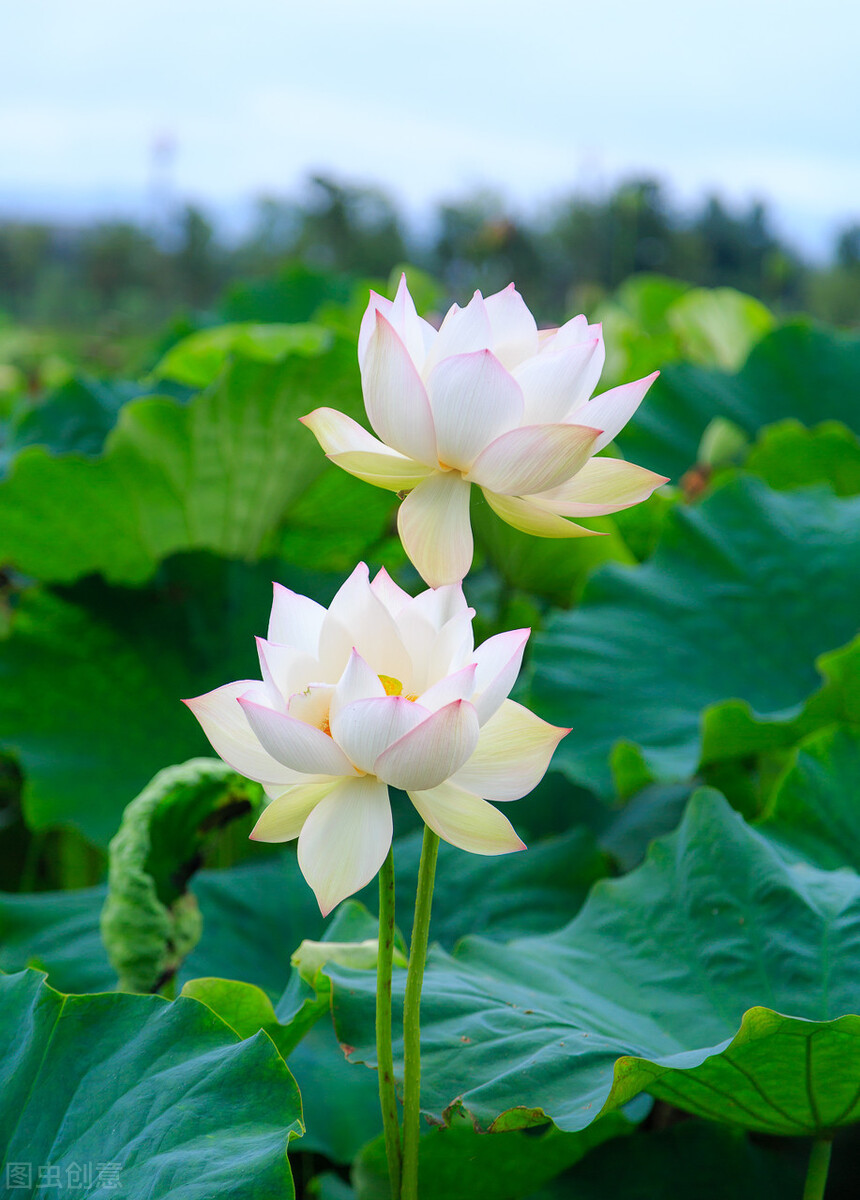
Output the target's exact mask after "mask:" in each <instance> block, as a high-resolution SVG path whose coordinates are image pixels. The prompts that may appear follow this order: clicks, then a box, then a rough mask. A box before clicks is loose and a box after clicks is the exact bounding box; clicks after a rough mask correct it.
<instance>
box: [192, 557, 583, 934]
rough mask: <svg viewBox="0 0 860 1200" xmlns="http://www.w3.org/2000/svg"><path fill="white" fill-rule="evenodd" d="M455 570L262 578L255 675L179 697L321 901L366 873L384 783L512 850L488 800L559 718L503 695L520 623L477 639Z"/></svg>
mask: <svg viewBox="0 0 860 1200" xmlns="http://www.w3.org/2000/svg"><path fill="white" fill-rule="evenodd" d="M473 616H474V612H473V610H472V609H470V608H469V607H468V606H467V604H466V600H465V597H464V595H463V591H462V588H461V587H460V585H459V584H453V585H449V586H446V587H442V588H438V589H436V590H435V591H434V590H433V589H428V590H427V591H425V592H422V593H421V594H420V595H418V596H416V597H415V598H413V597H411V596H409V594H408V593H407V592H404V591H403V590H402V589H401V588H399V587H398V586H397V585H396V584H395V583H394V582H393V581H392V580H391V579H390V577H389V576H388V575H387V573H386V572H385V571H384V570H383V571H380V572H379V574H378V575H377V576H376V578H375V579H374V580H373V582H372V583H371V582H370V578H369V573H368V570H367V567H366V566H365V565H364V564H363V563H362V564H360V565H359V566H358V567H357V568H356V569H355V571H354V572H353V573H352V575H351V576H350V577H349V579H348V580H347V581H346V583H344V585H343V586H342V587H341V589H340V590H339V592H338V593H337V595H336V596H335V598H334V600H333V601H332V603H331V605H330V607H329V608H328V609H327V610H326V609H325V608H323V607H322V606H321V605H319V604H317V603H315V602H314V601H313V600H309V599H307V598H306V597H304V596H300V595H297V594H296V593H294V592H291V591H289V590H288V589H287V588H284V587H281V586H280V585H278V584H276V585H275V596H274V603H273V606H272V614H271V619H270V622H269V630H268V638H267V639H265V640H264V639H258V649H259V657H260V668H261V674H262V680H242V681H240V682H238V683H228V684H226V685H225V686H223V687H220V688H217V689H216V690H215V691H213V692H209V693H207V694H206V695H203V696H198V697H196V699H193V700H187V701H186V703H187V704H188V706H189V708H190V709H191V710H192V712H193V713H194V715H195V716H196V717H197V719H198V721H199V722H200V724H201V725H202V727H203V730H204V732H205V733H206V736H207V737H208V738H209V741H210V742H211V743H212V746H213V747H214V749H215V751H216V753H217V754H218V755H220V757H221V758H222V759H223V760H224V761H225V762H227V763H228V764H229V765H230V766H232V767H233V768H235V769H236V770H237V771H239V772H241V773H242V774H243V775H246V776H248V777H249V778H251V779H256V780H258V781H259V782H260V783H262V784H263V785H264V787H265V790H266V792H267V794H268V795H269V797H270V798H271V803H270V804H269V806H268V807H267V808H266V809H265V810H264V812H263V814H262V816H261V817H260V819H259V821H258V822H257V825H256V827H255V829H254V831H253V833H252V834H251V836H252V837H253V838H256V839H258V840H260V841H268V842H285V841H289V840H291V839H292V838H296V837H297V838H298V839H299V844H298V859H299V865H300V867H301V869H302V872H303V874H304V876H305V878H306V879H307V881H308V883H309V884H310V886H311V887H312V888H313V890H314V893H315V895H316V897H317V900H318V901H319V905H320V908H321V910H322V912H323V913H324V914H325V913H328V912H329V911H330V910H331V909H332V908H333V907H334V906H335V905H336V904H338V903H339V902H340V901H341V900H342V899H344V898H345V897H346V896H349V895H351V894H352V893H353V892H356V891H358V890H359V889H360V888H362V887H364V885H365V884H367V883H368V882H369V881H370V880H371V879H372V878H373V877H374V876H375V875H376V873H377V872H378V871H379V869H380V867H381V866H382V863H383V861H384V859H385V857H386V855H387V853H388V849H389V846H390V844H391V839H392V817H391V807H390V803H389V796H388V788H389V786H392V787H396V788H401V789H402V790H404V791H405V792H407V793H408V794H409V797H410V799H411V801H412V803H413V805H414V806H415V808H416V809H417V811H418V812H419V813H420V815H421V817H422V818H423V820H424V821H425V822H426V824H427V825H428V826H429V827H430V828H431V829H433V830H434V831H435V832H436V833H437V834H439V836H440V837H442V838H444V839H445V840H446V841H448V842H451V843H452V844H453V845H455V846H459V847H460V848H461V849H463V850H470V851H472V852H473V853H476V854H505V853H508V852H510V851H513V850H521V849H524V844H523V842H522V841H521V840H520V838H519V837H518V836H517V834H516V832H515V831H514V829H513V827H512V826H511V824H510V822H509V821H508V819H507V817H505V816H504V815H503V814H502V812H500V811H499V809H498V808H496V807H494V805H493V804H490V803H488V801H490V800H492V801H506V800H517V799H519V798H521V797H522V796H525V795H526V794H527V793H528V792H530V791H531V790H532V789H533V788H534V787H535V785H536V784H537V783H538V782H539V780H540V779H541V778H542V776H543V775H544V772H545V771H546V769H547V767H548V765H549V761H550V758H551V757H552V753H553V751H554V750H555V747H556V745H557V744H558V742H559V740H560V739H561V738H562V737H563V736H564V734H565V733H567V732H568V731H567V730H566V729H560V728H557V727H556V726H553V725H549V724H547V723H546V722H545V721H542V720H540V718H538V717H536V716H535V715H534V714H533V713H531V712H530V711H529V710H528V709H526V708H524V707H522V705H520V704H516V703H514V702H513V701H511V700H509V699H508V698H507V697H508V693H509V692H510V690H511V688H512V686H513V684H514V681H515V679H516V677H517V673H518V671H519V667H520V662H521V660H522V655H523V650H524V648H525V644H526V641H527V639H528V635H529V631H528V630H527V629H520V630H515V631H513V632H511V633H501V634H498V635H496V636H495V637H492V638H489V639H488V640H487V641H486V642H484V643H483V645H481V646H479V647H478V648H477V649H474V642H473V637H472V617H473Z"/></svg>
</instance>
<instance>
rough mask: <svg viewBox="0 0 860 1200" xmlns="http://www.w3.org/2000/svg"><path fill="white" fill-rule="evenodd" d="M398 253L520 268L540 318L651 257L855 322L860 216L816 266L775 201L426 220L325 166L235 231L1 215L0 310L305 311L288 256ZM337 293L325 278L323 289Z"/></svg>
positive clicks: (147, 319) (485, 275)
mask: <svg viewBox="0 0 860 1200" xmlns="http://www.w3.org/2000/svg"><path fill="white" fill-rule="evenodd" d="M403 261H409V262H412V263H414V264H415V265H417V266H420V267H423V268H425V269H426V270H428V271H429V272H431V273H432V274H433V275H434V276H436V277H437V278H438V279H440V280H441V281H442V282H443V284H444V285H445V287H446V288H447V290H448V291H449V292H450V294H451V296H452V297H456V298H457V299H459V300H461V301H462V300H464V299H465V298H466V297H467V296H468V294H469V293H470V292H471V290H473V289H474V288H475V287H480V288H481V289H482V290H483V291H485V292H487V291H493V290H496V289H498V288H500V287H503V286H504V285H505V284H507V283H508V282H510V280H512V279H513V280H516V282H517V286H518V287H519V289H520V290H521V291H522V292H523V294H524V295H525V296H526V297H527V299H528V302H529V305H530V306H531V308H532V309H533V310H534V311H535V312H536V313H537V315H538V316H539V318H542V319H543V320H545V321H552V320H556V321H557V320H559V319H560V318H562V317H563V316H565V315H567V314H569V313H570V312H571V311H572V310H577V311H578V310H580V309H586V310H587V309H588V308H589V307H591V306H593V304H594V303H595V302H596V301H597V300H598V299H599V298H600V297H601V296H602V295H603V294H605V293H606V292H608V291H610V290H612V289H613V288H615V287H616V286H617V285H618V284H619V283H621V282H622V281H623V280H624V279H626V278H627V277H628V276H630V275H632V274H635V273H636V272H642V271H649V272H659V273H661V274H663V275H669V276H673V277H677V278H679V279H683V280H686V281H688V282H690V283H693V284H697V285H702V286H707V287H717V286H731V287H735V288H738V289H740V290H742V291H744V292H748V293H750V294H751V295H754V296H757V297H759V298H760V299H762V300H763V301H765V302H766V303H767V304H768V305H770V306H771V307H773V308H774V309H775V310H776V311H778V312H780V313H789V312H792V311H796V310H805V311H809V312H812V313H813V314H815V315H817V316H820V317H821V318H823V319H825V320H828V321H831V322H834V323H836V324H842V325H856V324H860V224H858V225H854V226H853V227H850V228H847V229H845V230H844V231H843V232H842V233H841V235H840V236H839V237H838V239H837V240H836V243H835V245H834V247H833V252H832V256H831V261H830V262H829V263H827V264H825V265H817V266H813V265H810V264H809V263H806V262H804V261H803V259H802V257H801V256H800V255H799V254H798V253H797V252H796V251H795V250H794V249H793V248H792V247H790V246H789V245H787V244H786V243H785V242H783V241H781V240H780V239H779V238H778V237H777V236H776V234H775V233H774V231H773V228H772V225H771V220H770V217H769V214H768V212H767V210H766V208H765V206H764V205H762V204H752V205H750V206H749V207H748V208H746V209H744V210H740V209H732V208H730V207H728V206H727V205H726V204H725V203H723V202H722V201H721V200H720V199H718V198H717V197H715V196H711V197H708V198H707V199H705V200H704V201H703V202H702V203H701V205H700V206H699V207H698V209H697V210H696V211H694V212H692V213H689V214H683V213H680V212H678V211H676V210H675V209H674V208H673V207H672V206H671V205H670V203H669V202H668V200H667V197H666V194H665V191H664V189H663V188H662V187H661V185H660V184H659V183H658V182H655V181H653V180H634V181H631V182H627V183H624V184H621V185H620V186H618V187H617V188H616V189H615V190H614V191H613V192H612V193H611V194H610V195H608V196H607V197H605V198H602V199H597V198H588V197H583V196H570V197H569V198H567V199H565V200H563V201H559V202H557V203H555V204H554V205H552V206H551V207H547V208H546V209H545V210H544V211H543V212H542V213H540V214H539V215H537V216H535V217H533V218H531V219H529V220H525V219H523V218H522V217H521V216H517V215H516V214H515V213H514V212H512V211H511V210H510V209H509V207H508V206H506V204H505V203H504V202H503V201H502V200H501V199H499V198H498V197H497V196H495V195H493V194H491V193H481V194H477V195H475V196H472V197H470V198H468V199H466V200H464V201H462V202H457V203H445V204H441V205H439V206H438V207H437V209H436V210H435V212H434V214H433V218H432V221H431V223H430V225H429V227H428V228H427V229H426V230H425V231H424V233H423V234H422V235H418V234H416V233H415V232H414V231H410V230H408V228H407V226H406V223H405V222H404V219H403V217H402V215H401V214H400V213H399V212H398V211H397V209H396V208H395V206H394V204H393V203H392V201H391V200H390V199H389V198H388V197H387V196H386V195H385V193H383V192H381V191H379V190H376V189H373V188H366V187H355V186H349V185H345V184H343V183H340V182H337V181H335V180H333V179H330V178H325V177H321V176H319V177H314V178H313V179H312V180H311V181H309V184H308V188H307V193H306V195H305V196H304V197H303V198H302V199H299V200H281V199H273V198H267V199H263V200H261V201H259V202H258V205H257V208H256V213H255V218H254V220H253V223H252V226H251V228H250V230H249V232H248V233H247V234H246V236H244V237H243V238H242V239H241V240H238V241H236V242H234V243H232V244H231V243H229V242H227V241H225V240H224V239H223V238H221V237H219V236H218V235H217V234H216V231H215V229H214V227H213V225H212V224H211V223H210V221H209V220H208V219H207V217H206V216H205V215H204V214H203V213H202V212H201V211H199V210H198V209H196V208H193V207H187V208H185V209H183V210H182V211H180V212H179V213H177V214H175V215H174V216H173V218H172V219H171V220H170V221H169V223H168V225H167V227H165V228H162V229H160V230H159V231H158V232H156V231H154V230H148V229H146V228H143V227H141V226H139V225H135V224H132V223H129V222H106V223H98V224H93V225H90V226H87V227H83V228H63V227H59V226H52V225H48V224H36V223H23V222H13V221H6V222H0V313H3V312H5V313H6V314H8V316H10V317H12V318H13V319H16V320H19V321H23V322H27V323H30V324H34V325H37V326H42V325H50V326H54V327H60V328H69V329H76V328H79V329H84V328H89V329H91V330H93V329H98V330H101V331H102V332H104V333H107V334H110V333H113V334H119V333H128V332H149V331H152V330H155V329H158V328H159V327H161V326H163V325H164V323H165V322H166V321H167V320H168V319H170V318H171V317H172V316H173V315H174V314H175V312H176V311H177V310H179V309H185V310H187V311H190V312H192V313H194V314H197V315H198V316H200V315H201V314H206V313H207V312H214V311H216V310H217V311H218V312H219V313H220V314H221V315H222V316H223V315H226V316H227V317H228V318H231V317H232V318H234V319H241V318H242V317H243V316H249V317H252V318H253V319H273V320H289V319H301V317H302V316H305V315H307V314H306V313H299V314H295V313H291V312H290V311H289V296H288V293H289V289H288V288H285V287H280V288H279V286H278V281H279V280H281V281H283V280H285V279H288V278H289V277H290V272H295V271H296V270H304V271H305V272H306V274H307V273H309V274H310V275H313V276H314V277H315V278H319V279H323V280H324V279H325V278H326V277H329V278H330V279H331V280H334V279H338V278H339V279H343V278H347V279H348V278H361V277H368V276H369V277H381V278H385V277H386V276H387V275H388V273H389V271H390V270H391V268H392V267H393V266H394V265H395V264H397V263H400V262H403ZM239 281H250V283H241V282H239ZM255 281H256V282H255ZM332 286H336V285H334V284H333V285H332ZM249 287H250V291H249ZM327 294H328V293H327V291H326V286H325V285H324V284H321V285H320V295H319V299H320V300H323V299H325V298H326V295H327ZM249 297H250V299H249Z"/></svg>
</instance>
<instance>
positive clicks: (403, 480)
mask: <svg viewBox="0 0 860 1200" xmlns="http://www.w3.org/2000/svg"><path fill="white" fill-rule="evenodd" d="M328 460H329V462H332V463H334V465H335V466H336V467H340V469H341V470H342V471H346V472H347V474H349V475H354V476H355V478H356V479H361V480H363V482H364V483H370V484H373V486H374V487H378V488H384V489H385V491H387V492H409V491H411V490H412V488H414V487H415V486H416V485H417V484H419V483H420V482H421V480H422V479H426V478H427V476H428V475H429V474H430V471H431V468H430V467H425V466H424V465H423V464H422V463H417V462H414V461H413V460H412V459H410V458H402V457H401V460H400V461H399V462H395V461H393V460H391V459H390V458H383V456H382V455H381V454H367V453H365V452H364V451H363V450H347V451H346V452H345V453H343V454H329V455H328Z"/></svg>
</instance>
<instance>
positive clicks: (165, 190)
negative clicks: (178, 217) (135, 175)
mask: <svg viewBox="0 0 860 1200" xmlns="http://www.w3.org/2000/svg"><path fill="white" fill-rule="evenodd" d="M176 151H177V142H176V138H175V137H174V136H173V134H172V133H170V131H169V130H162V131H161V132H160V133H157V134H156V136H155V137H154V138H153V140H152V146H151V149H150V158H149V197H148V209H149V213H148V224H149V226H150V229H151V230H152V233H153V236H154V237H156V238H157V239H158V240H159V241H161V240H163V239H164V238H167V237H168V236H169V234H170V230H171V227H172V225H173V220H174V216H175V210H176V189H175V186H174V179H173V167H174V163H175V161H176Z"/></svg>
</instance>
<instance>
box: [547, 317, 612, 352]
mask: <svg viewBox="0 0 860 1200" xmlns="http://www.w3.org/2000/svg"><path fill="white" fill-rule="evenodd" d="M593 338H600V340H601V341H602V340H603V329H602V327H601V326H600V325H589V323H588V318H587V317H584V316H583V315H582V313H580V314H579V316H578V317H571V319H570V320H569V321H565V323H564V325H562V327H561V329H557V330H556V331H555V337H554V338H553V343H552V349H553V350H560V349H562V348H563V347H567V346H578V345H579V344H580V342H590V341H591V340H592V339H593Z"/></svg>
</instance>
